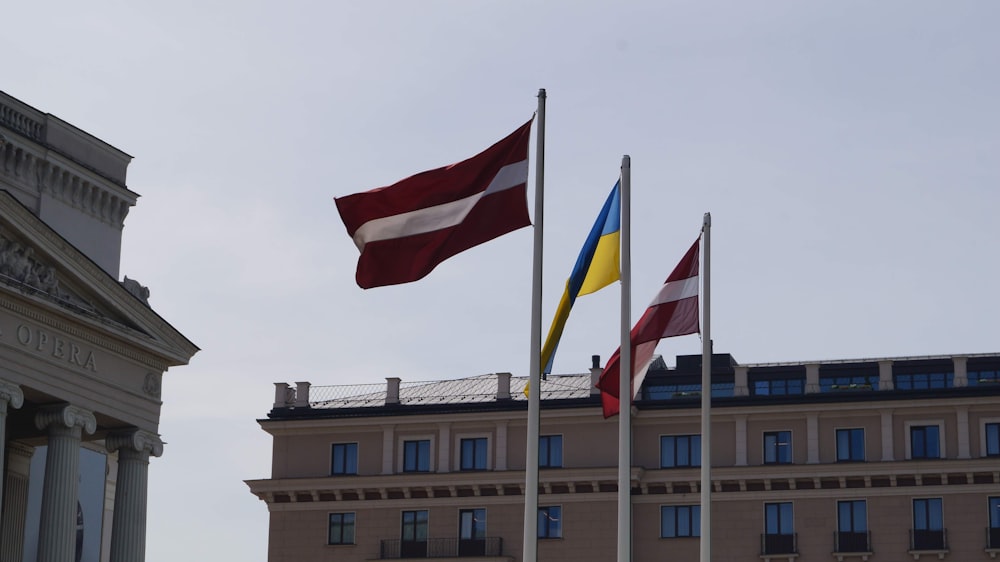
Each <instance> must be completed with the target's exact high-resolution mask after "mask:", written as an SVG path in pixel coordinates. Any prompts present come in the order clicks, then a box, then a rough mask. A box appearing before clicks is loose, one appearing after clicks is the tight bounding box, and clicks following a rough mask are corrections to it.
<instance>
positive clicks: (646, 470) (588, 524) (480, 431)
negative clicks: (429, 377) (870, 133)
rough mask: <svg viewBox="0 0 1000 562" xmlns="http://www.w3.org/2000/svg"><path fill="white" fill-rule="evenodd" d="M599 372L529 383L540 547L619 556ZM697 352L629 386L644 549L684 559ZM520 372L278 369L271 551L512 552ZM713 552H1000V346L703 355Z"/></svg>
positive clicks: (692, 542) (301, 555)
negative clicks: (383, 374)
mask: <svg viewBox="0 0 1000 562" xmlns="http://www.w3.org/2000/svg"><path fill="white" fill-rule="evenodd" d="M598 364H599V361H598V359H597V358H596V357H595V358H594V365H595V366H594V367H593V368H592V369H591V372H590V373H589V374H582V375H570V376H550V377H549V379H548V380H547V381H543V383H542V387H541V393H542V394H541V396H540V397H541V400H542V410H541V439H540V443H539V459H540V462H539V464H540V467H541V468H540V477H539V481H540V490H539V511H538V536H539V539H538V559H539V560H585V561H587V560H592V561H595V562H596V561H606V560H614V559H615V557H616V517H617V516H616V509H617V504H616V492H617V484H616V482H617V467H616V463H617V418H612V419H608V420H605V419H603V418H602V415H601V406H600V400H599V396H598V395H596V394H595V392H596V390H595V389H593V384H594V382H596V377H598V376H599V373H600V369H599V367H597V365H598ZM700 373H701V357H700V356H682V357H678V358H677V364H676V366H675V367H673V368H667V366H666V365H665V364H664V363H663V362H662V361H660V362H658V364H655V365H654V368H653V369H651V371H650V373H649V375H648V376H647V377H646V379H645V382H644V386H643V388H642V390H641V394H640V396H639V397H638V399H637V400H636V402H635V406H634V408H635V409H634V411H635V416H634V417H633V431H632V451H633V458H632V463H631V464H632V467H631V473H632V486H631V487H632V490H631V497H632V521H633V529H632V544H633V559H634V560H637V561H654V560H668V559H669V560H679V561H682V560H687V561H696V560H698V555H699V538H698V537H699V535H700V506H699V503H700V497H699V496H700V493H699V489H698V488H699V484H700V466H699V464H700V450H701V436H700V409H699V406H700V393H701V386H700V380H701V379H700V376H701V375H700ZM524 385H525V381H524V379H521V378H517V377H512V376H511V375H510V374H506V373H500V374H495V375H484V376H480V377H473V378H469V379H461V380H455V381H440V382H434V383H410V384H404V383H401V381H400V380H399V379H395V378H392V379H388V380H387V384H386V385H385V386H384V387H382V388H373V387H371V386H367V387H314V386H311V385H310V384H309V383H305V382H300V383H297V384H296V385H295V386H294V387H291V386H289V385H287V384H284V383H279V384H277V385H276V396H275V403H274V405H273V408H272V409H271V411H270V412H269V414H268V416H267V418H266V419H262V420H260V421H259V423H260V425H261V427H262V428H263V429H264V430H265V431H266V432H268V433H269V434H270V435H272V436H273V450H272V456H273V462H272V473H271V477H270V478H267V479H261V480H251V481H248V482H247V483H248V485H249V487H250V490H251V492H252V493H254V494H255V495H257V496H258V497H259V498H260V499H262V500H263V501H265V502H266V503H267V506H268V510H269V512H270V531H269V533H270V534H269V550H268V560H269V561H270V562H286V561H311V560H315V561H318V560H380V559H395V558H425V559H428V558H433V559H449V560H483V559H486V560H520V559H521V553H522V544H523V539H522V534H523V531H522V529H523V527H522V524H523V516H524V512H523V509H524V508H523V505H524V504H523V501H524V480H525V478H524V476H525V473H524V469H525V445H526V443H525V435H526V412H527V406H526V399H525V396H524V394H523V392H522V391H523V388H524ZM711 392H712V395H713V400H712V418H711V419H712V422H711V424H712V451H711V459H712V470H711V481H712V486H713V489H712V537H713V546H712V554H713V556H712V559H713V560H714V561H716V562H736V561H749V560H764V561H765V562H768V561H790V560H810V561H812V560H833V561H837V562H842V561H845V560H857V561H867V560H883V561H903V560H939V559H948V560H958V561H963V562H964V561H970V560H990V559H993V558H995V557H996V555H997V554H998V553H1000V354H982V355H963V356H935V357H899V358H884V359H864V360H844V361H817V362H794V363H776V364H750V365H741V364H739V363H737V362H736V361H735V360H734V359H733V358H732V357H730V356H729V355H715V356H713V365H712V389H711Z"/></svg>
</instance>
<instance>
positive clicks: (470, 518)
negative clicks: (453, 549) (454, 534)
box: [458, 508, 486, 556]
mask: <svg viewBox="0 0 1000 562" xmlns="http://www.w3.org/2000/svg"><path fill="white" fill-rule="evenodd" d="M458 555H459V556H485V555H486V510H485V509H482V508H479V509H461V510H459V511H458Z"/></svg>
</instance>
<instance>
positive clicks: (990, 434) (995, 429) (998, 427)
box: [983, 423, 1000, 457]
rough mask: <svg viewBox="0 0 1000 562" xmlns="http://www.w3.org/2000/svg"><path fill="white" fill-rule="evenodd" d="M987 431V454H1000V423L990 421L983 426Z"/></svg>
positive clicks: (989, 455)
mask: <svg viewBox="0 0 1000 562" xmlns="http://www.w3.org/2000/svg"><path fill="white" fill-rule="evenodd" d="M983 431H984V432H985V433H986V456H987V457H998V456H1000V423H988V424H985V425H984V426H983Z"/></svg>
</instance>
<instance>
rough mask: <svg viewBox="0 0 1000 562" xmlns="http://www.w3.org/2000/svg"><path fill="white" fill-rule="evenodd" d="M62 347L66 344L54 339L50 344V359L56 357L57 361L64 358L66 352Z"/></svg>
mask: <svg viewBox="0 0 1000 562" xmlns="http://www.w3.org/2000/svg"><path fill="white" fill-rule="evenodd" d="M64 345H66V342H64V341H62V340H61V339H59V338H56V339H55V340H54V341H53V342H52V357H57V358H59V359H62V358H64V357H66V351H65V350H64V349H63V346H64Z"/></svg>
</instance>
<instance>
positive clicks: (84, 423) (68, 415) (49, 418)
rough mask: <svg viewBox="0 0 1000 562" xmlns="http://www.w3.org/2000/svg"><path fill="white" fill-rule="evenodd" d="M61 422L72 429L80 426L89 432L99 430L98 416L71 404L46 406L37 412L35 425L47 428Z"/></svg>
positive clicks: (39, 427)
mask: <svg viewBox="0 0 1000 562" xmlns="http://www.w3.org/2000/svg"><path fill="white" fill-rule="evenodd" d="M56 423H58V424H60V425H63V426H64V427H66V428H69V429H72V428H74V427H76V426H79V427H80V428H82V429H83V431H86V432H87V433H88V434H92V433H94V432H95V431H97V418H95V417H94V413H93V412H91V411H89V410H84V409H83V408H80V407H78V406H72V405H70V404H60V405H56V406H46V407H44V408H42V409H41V410H40V411H39V412H38V413H37V414H35V427H37V428H38V429H46V428H47V427H49V426H51V425H53V424H56Z"/></svg>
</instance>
